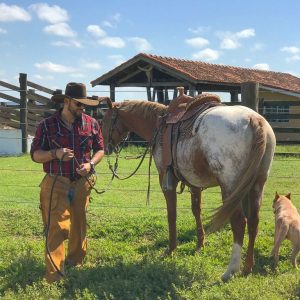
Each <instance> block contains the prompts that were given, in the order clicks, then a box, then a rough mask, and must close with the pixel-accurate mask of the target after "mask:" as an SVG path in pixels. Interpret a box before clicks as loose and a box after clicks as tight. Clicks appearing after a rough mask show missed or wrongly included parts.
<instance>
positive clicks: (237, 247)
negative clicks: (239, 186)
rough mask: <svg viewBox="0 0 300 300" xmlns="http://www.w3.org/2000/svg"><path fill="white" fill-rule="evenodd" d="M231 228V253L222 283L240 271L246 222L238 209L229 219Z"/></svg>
mask: <svg viewBox="0 0 300 300" xmlns="http://www.w3.org/2000/svg"><path fill="white" fill-rule="evenodd" d="M230 223H231V228H232V232H233V246H232V252H231V258H230V263H229V265H228V267H227V270H226V272H225V273H224V274H223V275H222V280H223V281H228V280H229V279H230V278H231V276H232V275H233V274H234V273H236V272H238V271H239V270H240V264H241V255H242V246H243V240H244V234H245V227H246V220H245V217H244V215H243V213H242V208H241V207H239V208H237V209H236V211H235V212H234V213H233V215H232V216H231V218H230Z"/></svg>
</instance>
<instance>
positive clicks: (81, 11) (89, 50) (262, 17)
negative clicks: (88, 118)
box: [0, 0, 300, 99]
mask: <svg viewBox="0 0 300 300" xmlns="http://www.w3.org/2000/svg"><path fill="white" fill-rule="evenodd" d="M0 1H1V0H0ZM299 15H300V1H299V0H285V1H283V0H277V1H274V0H273V1H271V0H266V1H264V0H259V1H258V0H252V1H249V0H247V1H244V0H241V1H237V0H231V1H227V0H223V1H221V0H209V1H201V0H198V1H196V0H185V1H170V0H165V1H164V0H151V1H148V0H144V1H143V0H127V1H125V0H109V1H101V0H98V1H97V0H84V1H71V0H61V1H47V2H38V1H28V0H22V1H21V0H17V1H4V2H0V80H4V81H7V82H10V83H17V82H18V74H19V73H27V74H28V79H29V80H31V81H34V82H36V83H39V84H42V85H45V86H47V87H50V88H60V89H64V87H65V85H66V83H67V82H70V81H77V82H83V83H85V84H87V87H88V90H89V93H90V94H93V93H94V91H99V90H101V91H105V90H107V89H106V88H102V87H95V88H92V87H91V85H90V81H91V80H93V79H95V78H97V77H99V76H100V75H102V74H104V73H106V72H107V71H109V70H111V69H113V68H114V67H116V66H117V65H119V64H120V63H122V62H124V61H126V60H128V59H130V58H131V57H133V56H134V55H136V54H138V53H139V52H146V53H151V54H156V55H162V56H171V57H176V58H183V59H191V60H201V61H206V62H209V63H216V64H226V65H233V66H240V67H247V68H258V69H265V70H272V71H280V72H288V73H291V74H293V75H296V76H298V77H300V34H299V33H300V17H299ZM131 90H132V88H131ZM97 93H98V94H99V92H97ZM126 96H127V97H128V93H127V94H126ZM122 97H123V98H124V97H125V96H124V93H119V94H118V93H117V98H119V99H120V98H122Z"/></svg>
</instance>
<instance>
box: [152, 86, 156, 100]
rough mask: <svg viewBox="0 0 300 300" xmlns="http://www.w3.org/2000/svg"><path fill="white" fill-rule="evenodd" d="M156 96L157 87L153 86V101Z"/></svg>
mask: <svg viewBox="0 0 300 300" xmlns="http://www.w3.org/2000/svg"><path fill="white" fill-rule="evenodd" d="M155 97H156V88H153V91H152V101H153V102H155Z"/></svg>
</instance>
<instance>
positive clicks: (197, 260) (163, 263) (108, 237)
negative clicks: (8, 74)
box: [0, 146, 300, 300]
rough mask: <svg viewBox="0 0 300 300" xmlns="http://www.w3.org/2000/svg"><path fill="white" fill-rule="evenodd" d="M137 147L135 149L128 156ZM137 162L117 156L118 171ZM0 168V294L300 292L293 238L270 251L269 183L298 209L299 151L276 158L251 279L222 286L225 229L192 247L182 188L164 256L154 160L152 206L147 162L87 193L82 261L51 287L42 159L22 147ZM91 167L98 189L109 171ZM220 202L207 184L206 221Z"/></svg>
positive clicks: (293, 295) (227, 246) (231, 295)
mask: <svg viewBox="0 0 300 300" xmlns="http://www.w3.org/2000/svg"><path fill="white" fill-rule="evenodd" d="M290 150H291V149H289V147H287V146H278V148H277V151H278V152H300V146H293V149H292V151H290ZM139 151H140V150H139V149H138V150H137V149H132V148H131V149H130V150H129V151H128V153H127V154H128V155H132V154H136V153H138V152H139ZM136 165H137V161H136V160H125V159H121V160H120V163H119V172H120V173H123V174H124V175H125V173H128V172H130V171H133V170H134V169H135V166H136ZM0 166H1V167H0V169H1V170H0V172H1V173H0V174H1V175H0V187H1V188H0V214H1V217H0V297H1V298H3V299H256V300H257V299H300V271H297V270H294V269H293V268H292V266H291V263H290V254H291V246H290V243H289V242H288V241H285V242H284V243H283V245H282V247H281V251H280V262H279V265H278V266H277V267H274V265H273V260H272V258H271V257H270V252H271V249H272V245H273V234H274V216H273V213H272V208H271V205H272V199H273V196H274V193H275V191H276V190H277V191H278V192H279V193H288V192H292V199H293V200H294V203H295V205H296V206H297V207H298V208H300V185H299V178H300V177H299V173H300V159H298V158H296V157H282V156H280V157H276V158H275V160H274V163H273V168H272V172H271V176H270V178H269V180H268V183H267V186H266V189H265V196H264V200H263V205H262V209H261V221H260V230H259V234H258V237H257V242H256V245H255V257H256V265H255V267H254V270H253V273H252V274H251V275H249V276H248V277H243V276H242V275H240V274H238V275H236V276H235V278H234V279H233V280H231V281H230V282H229V283H226V284H224V283H222V282H221V281H220V276H221V274H222V273H223V272H224V271H225V269H226V267H227V264H228V261H229V257H230V252H231V246H232V234H231V231H230V227H229V226H228V225H226V226H225V227H224V228H223V229H222V230H221V231H220V232H217V233H214V234H212V235H210V236H208V237H207V238H206V244H205V248H204V249H203V250H202V251H201V252H200V253H195V251H194V250H195V247H196V236H195V224H194V219H193V216H192V213H191V210H190V200H189V194H188V193H187V192H185V193H184V194H183V195H180V196H179V200H178V222H177V228H178V248H177V250H176V252H175V253H174V255H173V256H172V257H168V258H165V259H162V258H161V254H162V253H163V251H164V249H165V248H166V246H167V244H168V230H167V218H166V209H165V207H166V205H165V201H164V199H163V196H162V193H161V192H160V190H159V186H158V182H157V173H156V170H155V167H154V166H152V169H151V173H152V176H151V198H150V205H149V206H146V189H147V176H146V174H147V163H146V162H145V163H144V164H143V166H142V168H141V170H139V171H138V174H137V175H135V176H133V177H132V178H130V179H128V180H126V181H114V182H113V185H112V187H111V190H110V191H108V192H107V193H104V194H103V195H97V194H96V193H94V192H93V194H92V198H93V199H92V203H91V204H90V206H89V210H88V214H87V215H88V222H89V229H88V238H89V248H88V255H87V257H86V261H85V264H84V266H83V267H82V268H80V269H71V270H69V272H68V276H67V278H66V279H65V281H64V282H60V283H55V284H52V285H48V284H47V283H45V281H44V280H43V279H42V277H43V272H44V262H43V252H44V238H43V234H42V221H41V217H40V213H39V209H38V198H39V188H38V184H39V182H40V181H41V180H42V177H43V173H42V171H41V165H39V164H34V163H33V162H31V160H30V157H29V156H28V155H24V156H21V157H2V158H0ZM97 170H98V173H99V174H98V182H97V187H98V188H100V189H101V188H103V187H105V186H106V185H107V184H108V183H109V179H110V176H111V175H110V174H109V170H108V168H107V164H106V162H105V161H104V162H103V163H102V164H101V165H100V166H98V167H97ZM125 170H126V171H125ZM220 203H221V202H220V193H219V189H218V188H213V189H209V190H206V191H204V193H203V212H204V213H203V219H204V221H206V220H207V219H208V216H209V215H210V214H211V212H212V209H213V208H215V207H217V206H218V205H220ZM205 223H206V222H205ZM245 245H247V236H246V237H245ZM245 248H246V247H244V252H243V255H245Z"/></svg>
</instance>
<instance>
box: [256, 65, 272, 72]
mask: <svg viewBox="0 0 300 300" xmlns="http://www.w3.org/2000/svg"><path fill="white" fill-rule="evenodd" d="M253 68H254V69H257V70H264V71H269V70H270V66H269V65H268V64H256V65H254V66H253Z"/></svg>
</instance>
